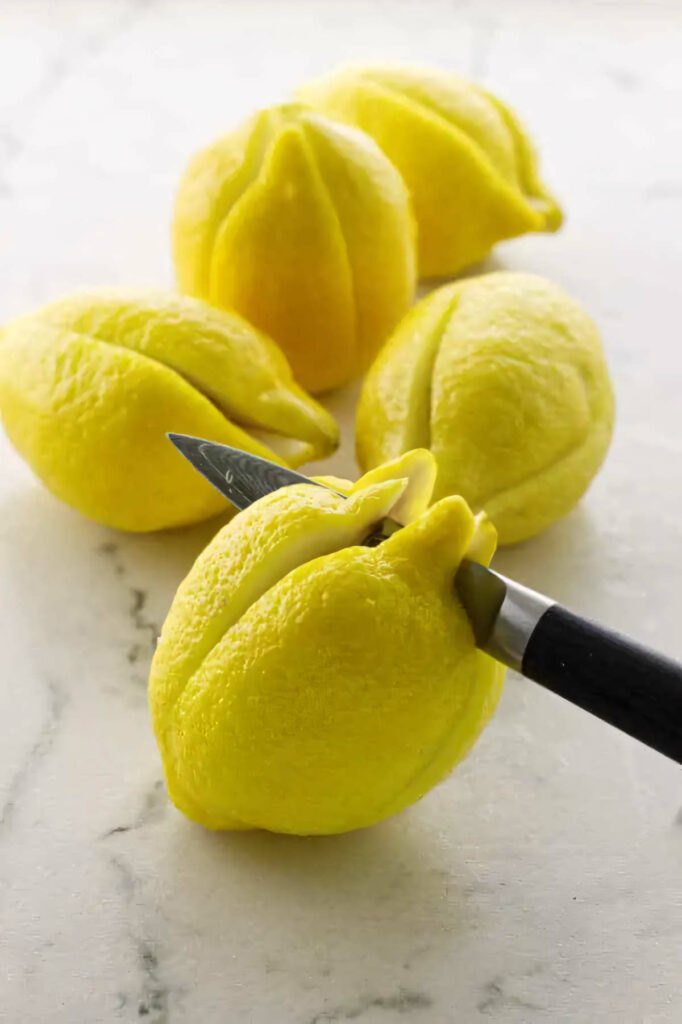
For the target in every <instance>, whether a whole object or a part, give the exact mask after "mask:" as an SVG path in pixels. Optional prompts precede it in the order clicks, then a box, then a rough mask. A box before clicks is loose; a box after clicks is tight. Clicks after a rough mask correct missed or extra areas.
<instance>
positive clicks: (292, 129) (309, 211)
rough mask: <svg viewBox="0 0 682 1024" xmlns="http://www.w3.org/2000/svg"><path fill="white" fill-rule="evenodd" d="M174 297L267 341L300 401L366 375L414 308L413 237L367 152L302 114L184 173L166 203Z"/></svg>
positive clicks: (285, 116) (231, 143)
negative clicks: (202, 302) (284, 361)
mask: <svg viewBox="0 0 682 1024" xmlns="http://www.w3.org/2000/svg"><path fill="white" fill-rule="evenodd" d="M173 252H174V257H175V267H176V272H177V279H178V284H179V287H180V289H181V291H183V292H186V293H187V294H189V295H194V296H197V297H199V298H202V299H206V300H207V301H208V302H210V303H212V304H213V305H214V306H219V307H221V308H224V309H235V310H237V311H238V312H240V313H242V314H243V315H244V316H245V317H247V319H248V320H250V321H251V323H253V324H255V325H256V326H257V327H260V328H262V330H264V331H266V332H267V333H268V334H270V335H271V336H272V337H273V338H274V339H275V341H276V342H277V343H278V344H279V345H280V346H281V348H282V349H283V351H284V352H285V354H286V356H287V358H288V359H289V362H290V363H291V366H292V368H293V371H294V375H295V377H296V379H297V380H298V381H299V383H301V384H302V385H303V386H304V387H305V388H307V389H308V390H309V391H324V390H327V389H329V388H333V387H336V386H338V385H340V384H344V383H346V382H347V381H348V380H350V379H351V378H352V377H354V376H355V375H356V374H358V373H359V372H360V371H362V370H364V369H365V368H366V367H367V366H368V365H369V363H370V362H371V360H372V358H373V357H374V355H375V354H376V352H377V351H378V349H379V347H380V346H381V344H382V342H383V341H385V339H386V337H387V336H388V334H389V333H390V332H391V330H392V329H393V327H394V326H395V324H396V323H397V322H398V320H399V319H400V317H401V316H402V315H403V313H404V312H405V310H406V309H407V308H408V306H409V305H410V302H411V301H412V299H413V296H414V288H415V273H416V272H415V253H414V225H413V221H412V214H411V208H410V202H409V198H408V194H407V190H406V188H405V185H404V183H403V181H402V179H401V177H400V175H399V174H398V172H397V171H396V170H395V168H394V167H393V166H392V165H391V163H390V162H389V161H388V160H387V159H386V157H385V156H384V155H383V154H382V153H381V151H380V150H379V148H378V147H377V146H376V144H375V143H374V142H373V141H372V140H371V139H370V138H368V137H367V136H366V135H364V134H363V133H362V132H358V131H355V130H353V129H349V128H347V127H346V126H344V125H340V124H335V123H334V122H332V121H329V120H328V119H327V118H325V117H321V116H320V115H319V114H316V113H314V112H312V111H308V110H306V109H305V108H303V107H302V106H300V105H291V104H290V105H287V106H280V107H274V108H272V109H269V110H263V111H261V112H260V113H258V114H256V115H255V116H254V117H252V118H251V120H249V121H247V123H246V124H244V125H242V127H241V128H239V129H237V130H236V131H233V132H231V133H230V134H228V135H225V136H224V137H223V138H221V139H218V140H217V141H216V142H214V143H213V145H211V146H209V147H208V149H205V150H203V152H201V153H199V154H198V155H197V156H195V157H194V159H193V160H192V161H191V163H190V165H189V167H188V169H187V171H186V173H185V176H184V178H183V180H182V182H181V184H180V188H179V191H178V195H177V200H176V203H175V214H174V220H173Z"/></svg>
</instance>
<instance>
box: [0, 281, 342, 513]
mask: <svg viewBox="0 0 682 1024" xmlns="http://www.w3.org/2000/svg"><path fill="white" fill-rule="evenodd" d="M0 413H1V414H2V420H3V423H4V426H5V430H6V431H7V434H8V436H9V438H10V440H11V441H12V443H13V444H14V446H15V448H16V449H17V451H18V452H19V453H20V454H21V455H22V456H23V457H24V458H25V459H26V461H27V462H28V463H29V465H30V466H31V468H32V469H33V471H34V472H35V473H36V475H37V476H38V477H40V479H41V480H42V481H43V483H44V484H45V485H46V486H47V487H48V488H49V489H50V491H52V493H53V494H55V495H56V496H57V497H58V498H61V500H62V501H65V502H66V503H67V504H69V505H72V506H73V507H74V508H76V509H78V510H79V511H80V512H82V513H83V514H84V515H86V516H88V517H89V518H91V519H95V520H97V521H98V522H100V523H104V524H106V525H108V526H114V527H118V528H119V529H123V530H157V529H160V528H163V527H170V526H179V525H182V524H185V523H191V522H195V521H197V520H200V519H205V518H208V517H209V516H212V515H216V514H217V513H218V512H221V511H224V510H225V509H226V508H227V507H228V505H227V503H226V502H225V500H224V499H223V498H221V497H220V495H219V494H218V493H217V491H215V490H214V489H213V488H212V487H211V486H210V485H209V484H208V483H206V482H205V481H204V480H202V478H201V477H200V476H199V475H198V474H197V473H196V472H195V471H194V470H193V469H192V468H191V467H190V466H189V465H188V464H187V463H186V462H185V460H184V459H183V458H182V457H181V456H180V455H179V454H178V453H177V452H176V451H175V450H174V448H173V446H172V445H171V444H170V442H169V441H168V440H167V438H166V432H167V431H177V432H179V433H188V434H196V435H199V436H203V437H207V438H210V439H211V440H215V441H219V442H223V443H225V444H231V445H235V446H237V447H239V448H245V449H246V450H247V451H251V452H253V453H254V454H258V455H262V456H263V457H265V458H271V459H275V461H278V462H281V461H282V459H283V458H286V460H287V461H288V463H289V464H291V465H299V464H300V463H301V462H303V461H305V460H307V459H313V458H319V457H321V456H324V455H328V454H329V453H330V452H331V451H333V449H334V448H335V447H336V444H337V441H338V431H337V427H336V424H335V423H334V421H333V420H332V418H331V417H330V416H329V414H328V413H327V412H325V410H324V409H322V408H321V407H320V406H319V405H318V404H317V403H316V402H314V401H313V400H312V399H311V398H310V397H309V396H308V395H306V394H305V392H304V391H302V390H301V388H300V387H298V385H297V384H295V383H294V381H293V379H292V376H291V370H290V369H289V366H288V364H287V362H286V359H285V358H284V356H283V355H282V353H281V352H280V351H279V349H278V348H277V346H276V345H275V344H274V343H273V342H272V341H270V339H269V338H267V337H266V336H265V335H263V334H261V333H260V332H258V331H256V330H254V328H253V327H251V326H250V325H249V324H247V323H246V321H244V320H242V319H241V317H239V316H236V315H234V314H228V313H223V312H220V311H219V310H215V309H212V308H211V307H210V306H207V305H205V304H204V303H202V302H198V301H196V300H194V299H186V298H182V297H179V296H174V295H166V294H156V293H137V292H135V293H130V292H119V291H101V292H91V293H87V294H82V295H76V296H73V297H70V298H66V299H62V300H61V301H58V302H54V303H52V304H51V305H48V306H45V307H44V308H43V309H40V310H38V311H37V312H35V313H32V314H29V315H27V316H22V317H19V318H17V319H15V320H13V321H11V322H10V323H8V324H7V325H6V326H5V328H4V329H3V330H2V332H1V334H0ZM259 438H261V439H260V440H259ZM270 445H275V446H276V447H277V451H279V453H280V454H279V455H277V454H275V452H274V451H273V450H272V448H271V447H270ZM280 456H282V458H280Z"/></svg>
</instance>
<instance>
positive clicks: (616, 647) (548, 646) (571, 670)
mask: <svg viewBox="0 0 682 1024" xmlns="http://www.w3.org/2000/svg"><path fill="white" fill-rule="evenodd" d="M521 671H522V672H523V675H524V676H527V677H528V678H529V679H532V680H533V681H534V682H536V683H539V684H540V685H541V686H544V687H546V688H547V689H548V690H552V692H553V693H556V694H558V695H559V696H560V697H564V698H565V699H566V700H570V701H571V702H572V703H573V704H577V705H578V706H579V707H581V708H584V710H585V711H589V712H591V714H593V715H596V716H597V718H601V719H603V721H605V722H608V723H609V724H610V725H614V726H616V728H617V729H621V730H622V731H623V732H626V733H628V735H630V736H634V738H635V739H637V740H640V741H641V742H642V743H646V744H647V745H648V746H650V747H653V749H654V750H658V751H659V752H660V753H661V754H665V755H666V757H670V758H672V759H673V760H674V761H677V762H678V763H680V764H682V665H679V664H678V663H676V662H675V661H672V659H670V658H666V657H663V656H662V655H660V654H657V653H655V652H654V651H650V650H647V648H646V647H643V646H641V645H640V644H637V643H634V642H633V641H632V640H628V639H627V638H626V637H624V636H621V635H620V634H619V633H616V632H614V631H611V630H608V629H604V627H603V626H598V625H597V624H596V623H593V622H590V621H589V620H588V619H583V618H580V617H579V616H578V615H574V614H573V613H572V612H569V611H567V610H566V609H565V608H562V607H561V606H560V605H557V604H553V605H551V606H550V607H549V608H548V609H547V610H546V611H545V612H544V613H543V614H542V615H541V616H540V618H539V619H538V621H537V624H536V626H535V628H534V630H533V632H532V633H531V635H530V637H529V639H528V642H527V645H526V649H525V651H524V653H523V660H522V663H521Z"/></svg>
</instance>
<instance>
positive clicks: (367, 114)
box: [299, 66, 561, 277]
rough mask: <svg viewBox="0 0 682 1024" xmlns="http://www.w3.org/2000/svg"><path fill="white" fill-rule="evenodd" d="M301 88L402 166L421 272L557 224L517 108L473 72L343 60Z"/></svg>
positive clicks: (450, 267) (465, 260) (461, 263)
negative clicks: (469, 77)
mask: <svg viewBox="0 0 682 1024" xmlns="http://www.w3.org/2000/svg"><path fill="white" fill-rule="evenodd" d="M299 96H300V97H301V98H302V99H303V100H305V101H306V102H307V103H310V104H311V105H312V106H314V107H316V108H317V109H319V110H320V111H322V112H323V113H325V114H328V115H329V116H330V117H338V118H340V119H342V120H343V121H345V122H347V123H348V124H351V125H355V126H357V127H358V128H362V129H363V130H364V131H365V132H367V133H368V135H371V136H372V138H373V139H375V140H376V141H377V142H378V144H379V146H380V147H381V148H382V150H383V151H384V153H385V154H386V156H388V157H389V159H390V160H391V161H392V162H393V163H394V164H395V166H396V167H397V168H398V170H399V171H400V173H401V174H402V176H403V178H404V180H405V182H406V184H407V186H408V188H409V189H410V192H411V193H412V199H413V202H414V209H415V214H416V217H417V223H418V225H419V235H418V242H419V271H420V274H421V275H422V276H425V277H428V276H432V275H447V274H454V273H456V272H457V271H459V270H461V269H462V267H466V266H468V265H470V264H472V263H475V262H476V261H478V260H481V259H483V257H484V256H486V255H487V254H488V253H489V252H490V249H491V248H492V247H493V245H495V243H496V242H500V241H502V240H503V239H505V238H513V237H515V236H516V235H522V234H525V233H526V232H529V231H556V230H557V228H558V227H559V226H560V224H561V211H560V210H559V207H558V206H557V203H556V200H555V199H554V198H553V197H552V196H551V195H550V193H549V192H548V191H547V189H546V188H545V187H544V185H543V184H542V182H541V181H540V178H539V176H538V170H537V159H536V156H535V152H534V150H533V147H532V145H531V142H530V140H529V139H528V136H527V135H526V133H525V132H524V130H523V128H522V126H521V125H520V124H519V121H518V120H517V118H516V116H515V115H514V114H513V113H512V111H511V110H510V109H509V108H508V107H507V106H505V104H504V103H502V102H501V100H499V99H497V97H495V96H493V95H492V94H491V93H489V92H486V91H485V89H482V88H480V86H477V85H474V84H473V82H468V81H466V80H465V79H463V78H460V77H459V76H458V75H455V74H453V73H451V72H449V71H443V70H440V69H428V68H414V67H385V66H376V67H364V68H348V69H341V70H339V71H335V72H333V73H332V74H330V75H327V76H325V77H323V78H321V79H319V80H317V81H314V82H311V83H309V84H307V85H305V86H303V88H301V89H300V90H299Z"/></svg>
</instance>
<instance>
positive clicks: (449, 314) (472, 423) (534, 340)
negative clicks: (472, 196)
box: [356, 272, 614, 544]
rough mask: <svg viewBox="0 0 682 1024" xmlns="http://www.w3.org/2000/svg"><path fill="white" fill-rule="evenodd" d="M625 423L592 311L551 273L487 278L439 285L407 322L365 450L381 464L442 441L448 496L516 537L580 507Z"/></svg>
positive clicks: (380, 382) (381, 361)
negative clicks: (617, 421)
mask: <svg viewBox="0 0 682 1024" xmlns="http://www.w3.org/2000/svg"><path fill="white" fill-rule="evenodd" d="M613 418H614V401H613V392H612V389H611V383H610V380H609V374H608V370H607V366H606V362H605V360H604V355H603V352H602V348H601V344H600V340H599V335H598V332H597V328H596V327H595V324H594V322H593V321H592V320H591V319H590V317H589V316H588V315H587V313H585V312H584V310H583V309H581V307H580V306H579V305H578V304H577V303H576V302H575V301H574V300H573V299H572V298H571V297H570V296H569V295H567V294H566V293H565V292H564V291H562V289H561V288H559V287H557V286H556V285H554V284H552V283H551V282H550V281H547V280H545V279H544V278H541V277H536V276H535V275H532V274H518V273H511V272H500V273H494V274H486V275H483V276H481V277H477V278H470V279H468V280H466V281H461V282H458V283H456V284H452V285H447V286H445V287H443V288H440V289H438V290H436V291H434V292H432V293H431V294H430V295H429V296H427V297H426V298H425V299H423V300H422V301H421V302H420V303H418V304H417V305H416V306H415V307H414V308H413V309H412V310H411V311H410V313H409V314H408V315H407V316H406V317H405V319H404V320H403V321H402V323H401V324H400V326H399V327H398V329H397V330H396V331H395V333H394V335H393V337H392V338H391V340H390V341H389V342H388V343H387V344H386V346H385V347H384V349H383V350H382V351H381V353H380V354H379V356H378V357H377V359H376V361H375V363H374V365H373V366H372V368H371V370H370V372H369V374H368V375H367V378H366V380H365V383H364V387H363V391H362V395H361V398H360V403H359V407H358V415H357V423H356V444H357V455H358V461H359V463H360V466H361V467H362V468H363V469H365V470H367V469H371V468H372V467H374V466H378V465H380V464H381V463H383V462H385V461H386V460H387V459H391V458H395V457H396V456H397V455H399V454H400V453H401V452H405V451H408V450H409V449H411V448H414V447H416V446H424V447H426V448H429V449H430V450H431V451H432V452H433V454H434V456H435V458H436V461H437V463H438V477H437V480H436V486H435V490H434V498H435V499H436V500H437V499H438V498H442V497H443V496H444V495H446V494H460V495H462V496H463V497H464V498H465V499H466V501H467V502H468V503H469V505H470V506H471V508H472V509H474V510H475V511H480V510H485V512H486V513H487V515H488V516H489V518H490V519H491V521H492V522H493V523H494V525H495V527H496V529H497V532H498V536H499V540H500V543H503V544H507V543H512V542H514V541H519V540H523V539H524V538H526V537H530V536H532V535H533V534H535V533H538V532H539V531H540V530H542V529H544V528H545V527H546V526H548V525H549V524H550V523H552V522H553V521H554V520H555V519H558V518H560V517H561V516H563V515H565V514H566V513H567V512H569V511H570V509H571V508H573V506H574V505H575V504H576V503H577V501H578V500H579V499H580V497H581V496H582V494H583V493H584V492H585V490H586V489H587V487H588V486H589V484H590V481H591V480H592V478H593V476H594V475H595V473H596V472H597V470H598V469H599V466H600V465H601V463H602V461H603V459H604V457H605V455H606V452H607V450H608V447H609V443H610V440H611V434H612V430H613Z"/></svg>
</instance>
